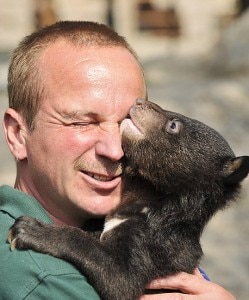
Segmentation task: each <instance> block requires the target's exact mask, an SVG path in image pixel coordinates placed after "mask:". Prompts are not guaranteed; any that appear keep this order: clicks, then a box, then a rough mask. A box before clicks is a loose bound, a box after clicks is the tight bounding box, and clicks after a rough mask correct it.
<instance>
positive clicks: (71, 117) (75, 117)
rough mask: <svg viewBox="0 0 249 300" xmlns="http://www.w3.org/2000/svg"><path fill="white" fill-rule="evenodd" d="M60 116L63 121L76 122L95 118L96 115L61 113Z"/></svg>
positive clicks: (83, 112) (80, 112)
mask: <svg viewBox="0 0 249 300" xmlns="http://www.w3.org/2000/svg"><path fill="white" fill-rule="evenodd" d="M61 116H62V117H63V118H64V119H65V120H78V119H81V118H86V117H88V118H94V119H95V118H97V114H96V113H93V112H87V111H78V110H77V111H70V112H62V113H61Z"/></svg>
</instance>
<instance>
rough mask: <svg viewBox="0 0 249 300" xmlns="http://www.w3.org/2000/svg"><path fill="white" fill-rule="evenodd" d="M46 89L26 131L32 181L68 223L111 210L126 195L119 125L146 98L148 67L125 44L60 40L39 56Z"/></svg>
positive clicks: (45, 201) (36, 192)
mask: <svg viewBox="0 0 249 300" xmlns="http://www.w3.org/2000/svg"><path fill="white" fill-rule="evenodd" d="M39 64H40V72H41V78H42V86H43V87H44V96H43V99H42V102H41V106H40V108H39V112H38V114H37V116H36V118H35V124H36V127H35V129H34V131H32V132H30V133H29V134H28V136H27V141H26V147H27V168H28V172H26V173H27V174H25V176H26V178H25V179H24V181H25V180H26V182H25V184H26V188H27V190H28V191H29V193H31V194H32V195H33V196H35V197H36V199H38V200H39V201H40V202H41V203H42V205H43V206H44V207H45V209H46V210H47V211H48V212H49V213H50V214H51V215H53V216H54V217H55V218H57V219H59V220H60V221H63V222H65V223H68V224H72V225H76V224H77V225H78V223H79V222H80V220H84V217H86V218H87V217H89V216H90V215H95V216H101V215H106V214H107V213H108V212H109V211H110V210H111V209H113V208H114V207H115V206H116V205H117V204H118V203H119V201H120V190H121V176H120V175H121V172H122V170H121V166H120V163H119V160H120V159H121V158H122V156H123V150H122V147H121V138H120V132H119V124H120V122H121V121H122V120H123V119H124V118H125V116H126V115H127V113H128V110H129V107H130V106H131V105H132V104H133V103H134V101H135V99H136V98H145V96H146V90H145V84H144V79H143V74H142V71H141V69H140V67H139V65H138V63H137V61H136V60H135V59H134V58H133V56H132V55H131V54H130V53H129V52H128V51H127V50H126V49H122V48H119V47H115V48H91V49H87V48H85V49H84V48H75V47H74V46H72V45H70V44H67V43H65V42H64V41H60V42H57V43H55V44H54V45H52V46H50V47H49V48H48V49H46V50H45V51H44V53H43V54H42V56H41V60H40V63H39Z"/></svg>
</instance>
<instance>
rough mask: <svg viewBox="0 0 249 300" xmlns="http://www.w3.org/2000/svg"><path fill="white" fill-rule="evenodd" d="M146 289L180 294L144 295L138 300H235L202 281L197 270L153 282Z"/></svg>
mask: <svg viewBox="0 0 249 300" xmlns="http://www.w3.org/2000/svg"><path fill="white" fill-rule="evenodd" d="M147 288H148V289H172V290H180V291H182V292H183V294H181V293H176V292H173V293H169V294H155V295H144V296H142V297H141V298H140V300H167V299H170V300H197V299H198V300H210V299H212V300H236V299H235V298H234V297H233V296H232V295H231V294H230V293H229V292H228V291H226V290H225V289H224V288H222V287H221V286H219V285H217V284H215V283H213V282H210V281H207V280H206V279H204V278H203V277H202V275H201V273H200V271H199V270H198V269H196V270H195V272H194V274H193V275H192V274H187V273H180V274H177V275H173V276H169V277H167V278H160V279H157V280H154V281H153V282H151V283H150V284H149V286H147Z"/></svg>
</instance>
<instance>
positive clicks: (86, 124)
mask: <svg viewBox="0 0 249 300" xmlns="http://www.w3.org/2000/svg"><path fill="white" fill-rule="evenodd" d="M97 124H98V122H73V123H71V124H70V125H71V126H72V127H76V128H88V127H90V126H96V125H97Z"/></svg>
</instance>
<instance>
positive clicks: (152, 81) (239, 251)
mask: <svg viewBox="0 0 249 300" xmlns="http://www.w3.org/2000/svg"><path fill="white" fill-rule="evenodd" d="M144 67H145V73H146V74H147V82H148V85H149V96H150V99H151V100H153V101H155V102H157V103H159V104H160V105H162V106H163V107H165V108H167V109H169V110H175V111H178V112H180V113H183V114H187V115H189V116H191V117H194V118H196V119H199V120H201V121H204V122H206V123H207V124H209V125H211V126H212V127H214V128H215V129H217V130H218V131H219V132H220V133H222V134H223V135H224V136H225V137H226V138H227V139H228V141H229V142H230V144H231V146H232V148H233V149H234V151H235V153H236V154H237V155H244V154H247V155H249V138H248V130H249V80H248V79H249V78H248V77H249V76H248V75H243V76H242V75H241V74H237V75H233V76H232V75H231V74H230V75H223V76H222V77H217V76H215V75H214V74H212V73H210V72H208V71H207V69H206V66H205V65H204V64H203V63H202V62H198V61H195V62H191V61H179V60H174V59H173V58H165V57H163V58H157V59H155V60H153V61H147V62H144ZM5 71H6V64H5V63H3V62H2V64H1V61H0V80H1V79H3V80H2V84H0V90H1V89H2V90H3V89H4V86H5V83H4V80H5V75H3V74H4V72H5ZM0 99H1V100H0V117H1V118H2V114H3V111H4V109H5V108H6V106H7V99H6V94H5V93H4V92H3V91H0ZM0 143H1V147H0V155H1V164H0V184H3V183H7V184H13V181H14V173H15V167H14V162H13V159H12V157H11V156H10V154H9V153H8V149H7V147H6V146H5V142H4V139H3V134H2V132H1V133H0ZM243 186H244V193H243V196H242V199H241V200H240V201H239V202H238V204H236V205H234V206H233V207H231V208H229V209H227V210H226V211H224V212H221V213H219V214H218V215H217V216H216V217H215V218H214V219H213V220H212V222H211V223H210V224H209V225H208V227H207V230H206V231H205V233H204V235H203V239H202V244H203V248H204V252H205V259H204V260H203V264H202V265H203V267H204V269H205V270H206V272H207V273H208V274H209V276H210V278H211V279H212V280H213V281H215V282H217V283H219V284H221V285H223V286H224V287H226V288H227V289H229V290H230V291H231V292H232V293H234V295H235V296H236V297H237V299H240V300H247V299H248V295H249V285H248V278H249V188H248V186H249V180H248V179H247V180H246V181H245V182H244V185H243Z"/></svg>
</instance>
